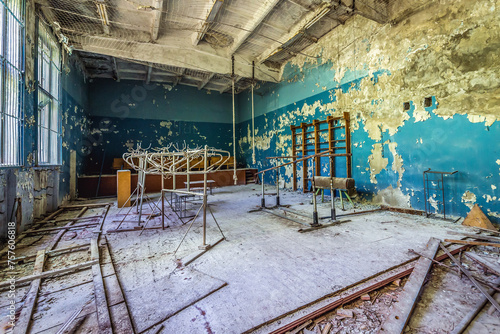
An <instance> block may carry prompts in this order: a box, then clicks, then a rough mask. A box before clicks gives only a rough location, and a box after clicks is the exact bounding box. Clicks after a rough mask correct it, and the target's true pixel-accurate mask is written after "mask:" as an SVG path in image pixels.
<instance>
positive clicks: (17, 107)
mask: <svg viewBox="0 0 500 334" xmlns="http://www.w3.org/2000/svg"><path fill="white" fill-rule="evenodd" d="M24 4H25V1H24V0H0V167H11V166H19V165H21V164H22V158H21V157H22V154H23V150H22V149H23V145H22V142H23V141H22V131H23V118H24V114H23V103H24V94H23V92H24Z"/></svg>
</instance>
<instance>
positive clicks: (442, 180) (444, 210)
mask: <svg viewBox="0 0 500 334" xmlns="http://www.w3.org/2000/svg"><path fill="white" fill-rule="evenodd" d="M441 189H442V193H443V215H444V219H446V205H445V203H444V175H443V174H441Z"/></svg>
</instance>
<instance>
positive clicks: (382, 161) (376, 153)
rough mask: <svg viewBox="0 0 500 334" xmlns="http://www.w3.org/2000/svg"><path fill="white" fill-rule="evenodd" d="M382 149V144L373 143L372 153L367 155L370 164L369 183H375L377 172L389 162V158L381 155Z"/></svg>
mask: <svg viewBox="0 0 500 334" xmlns="http://www.w3.org/2000/svg"><path fill="white" fill-rule="evenodd" d="M382 150H383V145H382V144H380V143H377V144H373V149H372V154H371V155H370V156H369V157H368V163H369V164H370V181H371V183H377V178H376V176H377V174H379V173H380V172H381V171H382V170H384V169H385V168H386V167H387V165H388V164H389V159H387V158H384V157H383V155H382Z"/></svg>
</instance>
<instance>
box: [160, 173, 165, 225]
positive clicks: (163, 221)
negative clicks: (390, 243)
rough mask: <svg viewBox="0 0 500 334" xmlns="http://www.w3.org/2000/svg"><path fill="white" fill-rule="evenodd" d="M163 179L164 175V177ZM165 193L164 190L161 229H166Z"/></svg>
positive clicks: (162, 193)
mask: <svg viewBox="0 0 500 334" xmlns="http://www.w3.org/2000/svg"><path fill="white" fill-rule="evenodd" d="M162 177H163V175H162ZM164 196H165V193H164V192H163V189H162V190H161V195H160V198H161V229H162V230H164V229H165V200H164Z"/></svg>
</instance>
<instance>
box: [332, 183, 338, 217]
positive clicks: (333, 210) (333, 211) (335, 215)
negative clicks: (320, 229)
mask: <svg viewBox="0 0 500 334" xmlns="http://www.w3.org/2000/svg"><path fill="white" fill-rule="evenodd" d="M334 191H335V189H333V187H330V202H331V203H332V210H331V218H332V220H333V221H335V220H337V214H336V212H335V197H334V196H333V194H334Z"/></svg>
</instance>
